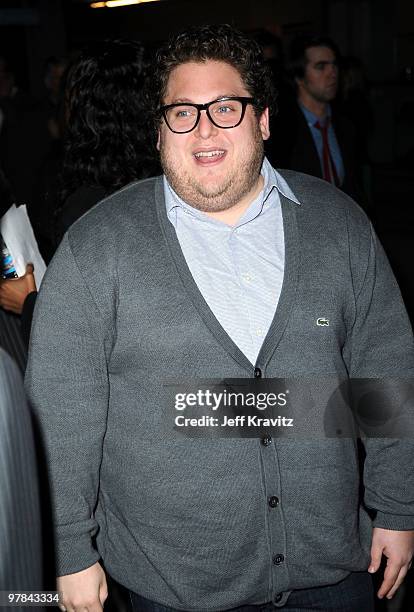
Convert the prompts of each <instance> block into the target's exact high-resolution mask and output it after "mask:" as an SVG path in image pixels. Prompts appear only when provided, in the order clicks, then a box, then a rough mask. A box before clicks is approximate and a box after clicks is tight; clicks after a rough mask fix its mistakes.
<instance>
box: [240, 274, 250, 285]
mask: <svg viewBox="0 0 414 612" xmlns="http://www.w3.org/2000/svg"><path fill="white" fill-rule="evenodd" d="M242 278H243V280H245V281H246V283H250V281H251V280H252V277H251V276H250V274H247V273H246V274H242Z"/></svg>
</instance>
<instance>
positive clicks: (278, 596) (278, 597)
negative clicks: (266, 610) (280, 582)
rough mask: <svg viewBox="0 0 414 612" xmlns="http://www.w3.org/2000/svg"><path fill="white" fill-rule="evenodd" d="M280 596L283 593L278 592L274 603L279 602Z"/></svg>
mask: <svg viewBox="0 0 414 612" xmlns="http://www.w3.org/2000/svg"><path fill="white" fill-rule="evenodd" d="M282 597H283V593H278V594H277V595H276V596H275V603H279V601H282Z"/></svg>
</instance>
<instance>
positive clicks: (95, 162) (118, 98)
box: [61, 40, 158, 200]
mask: <svg viewBox="0 0 414 612" xmlns="http://www.w3.org/2000/svg"><path fill="white" fill-rule="evenodd" d="M145 76H146V64H145V61H144V48H143V46H142V45H141V44H140V43H137V42H133V41H128V40H105V41H99V42H94V43H91V44H90V45H88V46H87V47H85V48H84V49H83V50H82V51H81V53H80V54H79V56H78V57H77V58H76V59H75V60H74V61H72V63H71V64H70V65H69V67H68V69H67V73H66V78H65V91H64V114H65V129H64V154H63V167H62V193H61V197H62V200H64V199H65V198H66V197H67V196H68V195H70V194H71V193H72V192H73V191H75V190H76V189H77V188H78V187H80V186H81V185H89V186H99V187H104V189H105V190H106V192H107V193H111V192H113V191H115V190H116V189H118V188H120V187H122V186H123V185H125V184H127V183H129V182H131V181H133V180H135V179H140V178H146V177H147V176H151V175H152V174H154V173H157V170H158V168H155V166H156V162H155V157H156V156H155V152H154V156H153V155H152V150H151V145H150V143H149V140H148V132H147V128H146V126H145V123H146V119H145V110H144V109H143V97H142V90H143V86H144V80H145Z"/></svg>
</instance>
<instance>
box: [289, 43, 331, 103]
mask: <svg viewBox="0 0 414 612" xmlns="http://www.w3.org/2000/svg"><path fill="white" fill-rule="evenodd" d="M306 58H307V63H306V67H305V74H304V76H303V78H301V79H299V78H298V79H296V82H297V85H298V93H299V98H300V99H302V100H303V99H305V100H306V98H311V99H313V100H315V101H316V102H320V103H329V102H331V101H332V100H333V99H334V98H335V96H336V93H337V91H338V66H337V63H336V56H335V53H334V52H333V51H332V49H329V47H309V49H307V50H306ZM305 106H306V104H305Z"/></svg>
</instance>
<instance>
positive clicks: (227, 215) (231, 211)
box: [205, 175, 264, 225]
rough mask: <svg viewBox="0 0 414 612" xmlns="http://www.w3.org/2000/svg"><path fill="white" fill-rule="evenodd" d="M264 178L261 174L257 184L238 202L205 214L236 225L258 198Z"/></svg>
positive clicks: (227, 223)
mask: <svg viewBox="0 0 414 612" xmlns="http://www.w3.org/2000/svg"><path fill="white" fill-rule="evenodd" d="M263 185H264V179H263V176H262V175H260V176H259V178H258V179H257V183H256V185H255V186H254V187H253V189H252V190H251V191H249V193H248V194H247V195H245V196H244V198H242V199H241V200H240V201H239V202H237V204H235V205H234V206H232V207H231V208H228V209H227V210H220V211H218V212H206V213H205V214H206V215H208V216H209V217H212V218H213V219H217V220H218V221H221V222H222V223H225V224H226V225H236V223H237V221H238V220H239V219H240V218H241V217H242V216H243V215H244V213H245V212H246V210H247V209H248V208H249V206H250V204H251V203H252V202H253V200H255V199H256V198H257V196H258V195H259V193H260V192H261V190H262V189H263Z"/></svg>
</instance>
